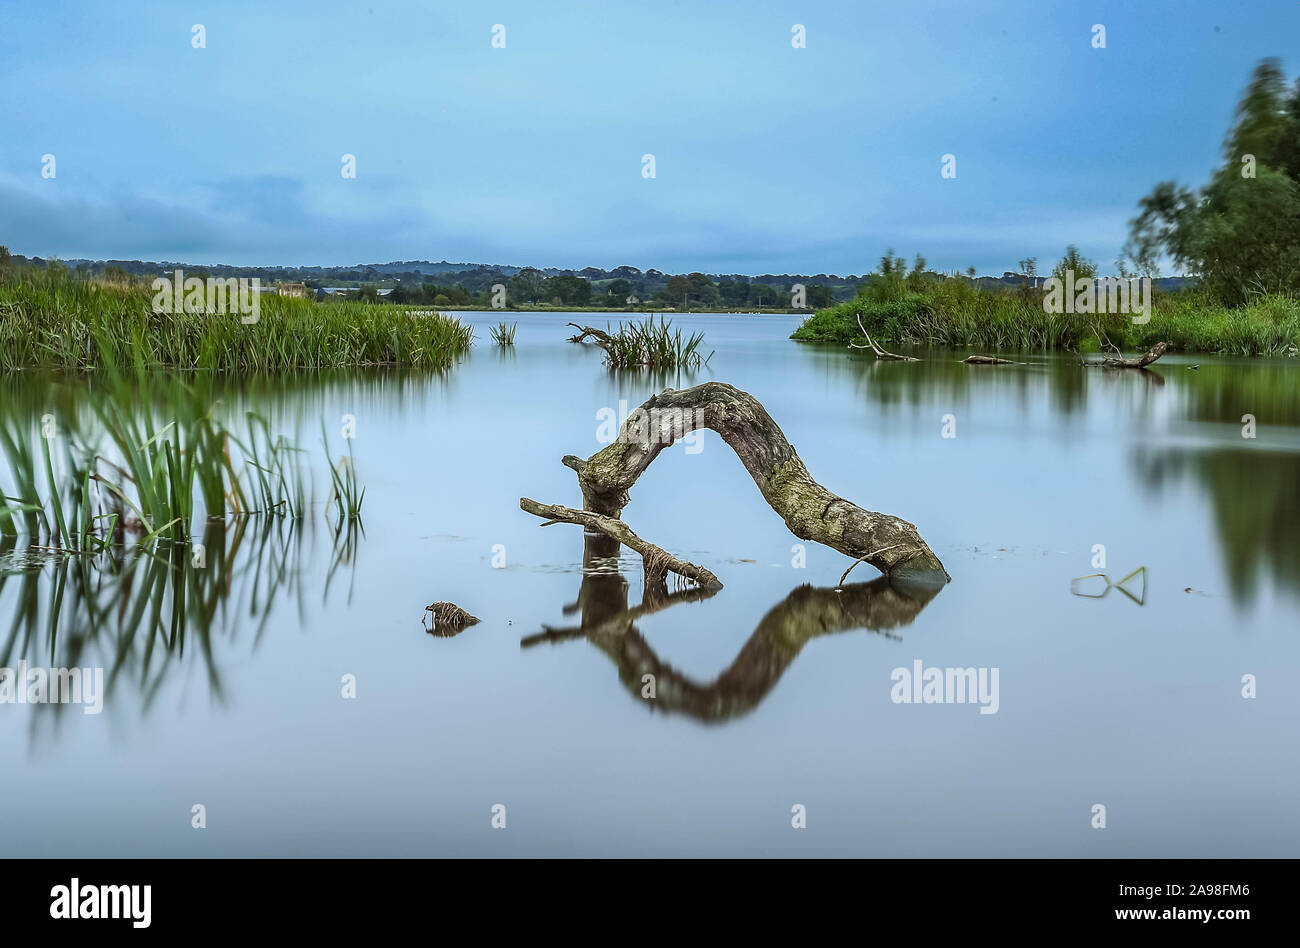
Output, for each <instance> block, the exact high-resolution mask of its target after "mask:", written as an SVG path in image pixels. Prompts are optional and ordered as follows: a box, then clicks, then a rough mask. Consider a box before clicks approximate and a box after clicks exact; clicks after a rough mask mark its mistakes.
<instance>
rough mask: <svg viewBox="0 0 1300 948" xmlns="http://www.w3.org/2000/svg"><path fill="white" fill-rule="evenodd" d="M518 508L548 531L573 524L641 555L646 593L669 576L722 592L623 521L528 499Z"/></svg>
mask: <svg viewBox="0 0 1300 948" xmlns="http://www.w3.org/2000/svg"><path fill="white" fill-rule="evenodd" d="M519 507H520V509H521V510H525V511H527V512H528V513H530V514H532V515H533V516H535V517H541V518H542V519H543V520H545V521H546V523H543V524H542V526H544V527H548V526H550V525H551V524H553V523H576V524H581V525H582V526H584V527H588V528H590V529H592V530H599V531H600V532H601V533H603V534H605V535H606V536H607V537H609V538H610V539H613V540H617V541H618V542H619V543H622V544H623V545H624V546H626V547H627V548H628V549H630V550H633V551H635V552H637V553H640V554H641V564H642V567H643V568H644V570H645V587H646V589H651V588H658V587H660V586H662V585H663V584H664V581H665V579H666V578H667V574H668V573H670V572H672V573H676V574H677V575H678V576H682V577H684V578H686V579H689V580H690V581H691V582H693V583H697V584H698V585H700V586H702V587H704V588H705V589H721V588H722V583H721V582H720V581H719V580H718V577H717V576H714V575H713V573H711V572H709V571H708V570H707V569H705V568H704V567H703V566H696V565H695V564H694V563H688V562H686V560H679V559H678V558H677V557H675V556H673V555H672V554H671V553H669V552H668V551H667V550H665V549H663V548H662V547H659V546H655V545H654V544H653V543H650V542H648V541H646V540H643V539H641V538H640V537H639V536H637V535H636V534H635V533H633V532H632V528H631V527H629V526H628V525H627V524H626V523H624V522H623V521H622V520H618V519H616V518H614V517H606V516H603V515H602V514H598V513H594V512H592V511H590V510H574V509H573V508H572V507H561V506H560V505H558V504H539V503H538V502H537V501H535V500H530V499H529V498H527V497H520V498H519Z"/></svg>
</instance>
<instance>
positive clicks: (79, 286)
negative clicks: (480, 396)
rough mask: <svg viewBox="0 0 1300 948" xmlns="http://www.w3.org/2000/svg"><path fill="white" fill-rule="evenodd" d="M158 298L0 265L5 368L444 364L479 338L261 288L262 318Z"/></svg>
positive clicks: (444, 320)
mask: <svg viewBox="0 0 1300 948" xmlns="http://www.w3.org/2000/svg"><path fill="white" fill-rule="evenodd" d="M152 304H153V294H152V293H151V291H150V289H149V287H148V286H124V285H113V284H104V283H96V282H92V281H89V280H85V279H81V278H79V277H77V276H75V275H73V274H70V273H68V272H67V271H66V270H64V269H62V268H58V267H51V268H40V267H18V268H9V269H7V270H3V271H0V341H2V342H3V345H0V369H18V368H33V367H45V368H66V369H78V370H82V369H95V368H120V369H127V368H135V367H144V368H181V369H226V370H232V369H238V370H246V371H269V370H285V369H291V368H323V367H328V366H374V365H411V366H420V367H428V368H435V369H442V368H446V367H448V366H450V365H451V364H453V363H454V362H455V361H456V359H457V357H459V356H461V355H463V354H464V353H465V352H466V351H468V349H469V347H470V345H471V343H472V340H473V331H472V329H471V328H470V327H469V326H465V325H463V324H461V322H460V321H459V320H457V319H455V318H452V317H450V316H446V315H443V314H441V313H437V314H432V315H416V314H411V313H408V312H406V311H405V310H403V309H401V308H400V307H396V306H378V305H369V304H366V303H360V302H337V303H336V302H329V303H316V302H313V301H310V300H300V299H292V298H289V297H282V296H277V295H275V294H273V293H271V294H263V295H262V296H261V297H260V312H259V318H258V320H257V322H255V323H244V322H243V321H242V320H241V318H240V316H239V314H238V313H233V312H228V313H224V314H222V313H185V312H175V313H155V312H154V311H153V305H152Z"/></svg>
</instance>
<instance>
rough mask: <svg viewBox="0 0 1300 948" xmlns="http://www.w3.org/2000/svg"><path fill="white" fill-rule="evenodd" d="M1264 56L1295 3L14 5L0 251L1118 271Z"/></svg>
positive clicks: (251, 259)
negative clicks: (1155, 203) (886, 260)
mask: <svg viewBox="0 0 1300 948" xmlns="http://www.w3.org/2000/svg"><path fill="white" fill-rule="evenodd" d="M196 24H201V25H202V27H203V39H204V45H203V46H202V47H201V48H196V46H195V45H194V44H195V33H194V27H195V25H196ZM1097 24H1100V25H1102V26H1104V27H1105V48H1095V47H1094V45H1093V44H1094V36H1095V33H1094V25H1097ZM796 25H801V26H802V27H803V28H804V34H805V36H806V45H805V46H804V47H803V48H796V47H795V45H794V44H793V43H792V40H793V39H794V37H795V34H794V28H795V26H796ZM498 26H501V27H504V48H500V47H494V45H493V38H494V35H495V36H497V37H500V36H501V35H502V32H501V31H500V30H497V31H496V32H495V34H494V27H498ZM498 42H499V40H498ZM1266 56H1275V57H1279V58H1281V60H1282V64H1283V68H1284V69H1285V70H1286V72H1287V74H1288V76H1290V77H1293V78H1294V77H1295V76H1296V75H1297V74H1300V3H1297V2H1294V0H1291V2H1281V0H1277V2H1274V0H1258V2H1246V3H1223V2H1216V3H1211V2H1206V0H1170V2H1165V0H1142V2H1134V0H1120V2H1111V0H1105V2H1079V0H1075V2H1069V3H1065V2H1052V0H1027V2H999V0H981V2H979V3H972V2H967V0H953V2H926V0H919V2H911V0H904V2H893V3H880V2H876V0H853V2H849V0H840V2H813V0H787V2H765V0H744V2H732V0H709V2H704V0H694V2H670V0H655V2H647V0H639V2H638V0H624V2H619V0H605V2H585V0H570V2H564V3H548V2H544V0H527V2H500V0H498V2H493V0H488V2H481V0H480V2H425V3H385V2H380V0H361V2H356V3H344V2H332V0H312V2H302V3H298V2H274V3H272V2H267V0H253V2H247V3H245V2H215V0H212V2H176V0H172V2H158V3H145V2H132V0H117V2H114V3H92V2H83V3H65V2H58V0H42V2H41V3H20V2H17V0H0V129H3V134H0V244H6V245H8V246H9V248H10V250H11V251H12V252H14V253H20V254H25V255H27V256H43V257H60V258H64V259H71V258H81V257H86V258H93V259H111V258H116V259H145V260H171V261H184V262H190V263H202V264H217V263H227V264H234V265H249V266H251V265H348V264H355V263H376V262H386V261H391V260H434V261H437V260H443V259H446V260H450V261H453V262H476V263H477V262H482V263H495V264H508V265H517V266H522V265H532V266H542V267H561V268H581V267H585V266H597V267H602V268H612V267H615V266H620V265H624V264H627V265H631V266H636V267H640V268H642V269H648V268H650V267H656V268H658V269H660V270H664V271H667V272H686V271H694V270H700V271H705V272H709V273H732V272H735V273H749V274H759V273H804V274H815V273H838V274H841V275H843V274H848V273H855V274H856V273H863V272H866V271H868V270H871V269H872V268H873V267H874V266H875V263H876V261H877V260H878V259H879V257H880V255H881V254H882V253H883V252H884V251H885V249H886V248H893V249H894V250H895V251H896V252H897V253H899V254H901V255H904V256H906V257H908V258H909V259H911V257H912V256H913V255H914V254H916V253H921V254H923V255H924V256H925V257H926V259H927V260H928V262H929V265H930V267H931V268H932V269H937V270H943V271H950V270H965V269H966V268H967V267H969V266H974V267H975V268H976V269H977V270H978V271H979V272H980V273H991V274H1001V273H1002V272H1003V271H1004V270H1015V269H1017V263H1018V261H1020V260H1022V259H1024V258H1026V257H1030V256H1034V257H1037V258H1038V259H1039V261H1040V264H1039V267H1040V270H1041V269H1046V268H1047V267H1049V266H1050V264H1051V262H1053V261H1055V260H1056V259H1059V257H1060V256H1061V254H1062V252H1063V250H1064V248H1065V246H1066V245H1067V244H1069V243H1074V244H1077V245H1078V246H1079V248H1080V249H1081V250H1082V251H1083V253H1084V254H1085V256H1087V257H1089V258H1091V259H1093V260H1095V261H1097V262H1099V263H1100V264H1101V265H1102V269H1103V271H1104V272H1109V271H1110V270H1113V261H1114V260H1115V258H1116V256H1117V255H1118V253H1119V251H1120V249H1121V247H1122V245H1123V243H1124V240H1125V238H1126V235H1127V231H1128V221H1129V220H1130V219H1131V218H1132V217H1133V216H1134V213H1135V208H1136V203H1137V201H1138V199H1139V198H1141V197H1142V196H1143V195H1144V194H1146V193H1148V192H1149V191H1150V190H1151V188H1152V187H1153V186H1154V185H1155V184H1156V183H1157V182H1159V181H1163V180H1171V179H1172V180H1177V181H1179V182H1180V183H1182V184H1185V185H1196V186H1199V185H1201V184H1203V183H1205V181H1206V180H1207V179H1208V177H1209V173H1210V170H1211V169H1212V168H1213V167H1214V166H1215V165H1216V164H1218V163H1219V162H1220V160H1221V148H1222V141H1223V137H1224V134H1225V133H1226V131H1227V129H1228V127H1229V125H1230V124H1231V121H1232V115H1233V111H1234V109H1235V106H1236V103H1237V100H1238V98H1239V96H1240V94H1241V91H1242V89H1243V88H1244V87H1245V84H1246V82H1247V81H1248V79H1249V77H1250V73H1251V71H1252V69H1253V68H1254V66H1255V64H1256V63H1257V62H1258V61H1259V60H1260V59H1261V58H1263V57H1266ZM46 155H53V156H54V176H53V177H47V176H43V174H42V171H43V168H44V169H47V173H48V168H49V163H48V161H47V160H46V159H45V157H44V156H46ZM344 155H353V156H355V172H356V173H355V177H344V176H343V174H342V171H343V156H344ZM646 155H653V156H654V177H647V176H646V175H645V173H644V170H645V168H646V165H645V163H644V162H643V157H644V156H646ZM945 155H951V156H953V157H954V158H955V170H956V176H955V177H947V178H945V177H943V175H942V173H941V172H942V170H943V160H944V156H945ZM1165 272H1166V273H1168V272H1169V271H1168V270H1166V271H1165Z"/></svg>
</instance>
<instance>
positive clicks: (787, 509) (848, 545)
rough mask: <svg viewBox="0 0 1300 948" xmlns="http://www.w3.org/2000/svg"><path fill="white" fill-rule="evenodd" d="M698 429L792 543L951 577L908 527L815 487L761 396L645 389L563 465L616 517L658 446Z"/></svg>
mask: <svg viewBox="0 0 1300 948" xmlns="http://www.w3.org/2000/svg"><path fill="white" fill-rule="evenodd" d="M638 413H639V414H638ZM699 428H710V429H712V430H713V431H716V432H717V433H718V434H720V435H721V436H722V440H723V441H725V442H726V443H727V444H728V445H729V446H730V447H731V449H732V450H733V451H735V452H736V455H737V456H738V457H739V458H740V461H741V463H742V464H744V465H745V469H746V470H747V471H749V475H750V477H752V478H753V479H754V483H755V484H757V485H758V489H759V492H760V493H762V495H763V499H764V500H766V501H767V503H768V505H769V506H770V507H771V508H772V509H773V510H774V511H776V513H777V514H778V515H779V516H780V517H781V519H782V520H784V521H785V524H786V526H787V527H789V529H790V532H791V533H793V534H794V535H795V536H797V537H799V539H801V540H812V541H814V542H816V543H821V544H824V545H826V546H829V547H830V548H831V549H833V550H838V551H839V552H841V553H843V554H845V555H846V556H851V557H853V558H854V559H861V560H864V561H865V562H867V563H869V564H871V565H872V566H874V567H875V568H876V569H878V570H880V572H882V573H884V574H885V575H886V576H894V577H896V578H911V579H916V580H920V581H929V582H939V583H943V582H947V581H948V580H949V579H951V577H950V576H949V575H948V573H947V571H946V570H944V568H943V564H942V563H941V562H940V561H939V558H938V557H937V556H935V554H934V552H933V551H932V550H931V549H930V547H929V546H927V545H926V543H925V541H924V540H922V539H921V536H920V534H919V533H918V532H917V529H916V527H915V525H913V524H911V523H909V522H908V521H906V520H902V519H900V518H898V517H892V516H889V515H888V514H882V513H876V512H874V511H870V510H864V509H863V508H861V507H859V506H857V505H856V504H853V503H851V502H850V501H848V500H845V499H844V498H843V497H840V496H839V495H837V494H833V493H831V492H830V491H829V490H827V489H826V488H825V487H823V486H822V485H821V484H818V483H817V482H816V481H814V480H813V479H812V476H811V475H810V474H809V473H808V469H807V468H806V467H805V466H804V463H803V461H802V460H801V459H800V458H799V455H798V454H797V453H796V452H795V449H794V446H793V445H791V444H790V442H789V441H788V440H786V437H785V434H784V433H783V432H782V431H781V429H780V427H778V425H777V423H776V422H775V421H773V420H772V416H771V415H769V414H768V413H767V410H766V409H765V408H764V407H763V406H762V405H761V404H760V403H759V401H758V399H756V398H754V396H752V395H750V394H748V393H747V392H742V391H740V389H737V388H735V387H733V386H731V385H727V384H726V383H724V382H705V383H704V384H703V385H696V386H695V387H694V388H688V389H684V390H682V391H673V390H672V389H667V390H665V391H664V392H663V393H661V394H659V395H652V396H651V397H650V398H649V399H648V400H647V401H646V402H645V403H644V404H643V405H641V406H640V408H638V409H637V410H636V411H635V412H633V413H632V415H630V416H629V417H628V420H627V422H626V423H625V424H624V425H623V428H622V430H621V431H620V432H619V436H618V438H617V439H616V440H615V441H614V442H613V443H612V444H610V445H609V446H607V447H605V448H604V449H602V450H600V451H598V452H596V453H595V454H593V455H592V456H591V457H590V458H588V459H587V460H585V461H584V460H583V459H581V458H578V457H574V456H573V455H567V456H566V457H565V458H564V459H563V463H564V465H565V466H566V467H569V468H572V469H573V470H574V471H576V472H577V475H578V485H579V486H580V487H581V489H582V497H583V506H584V507H585V508H586V509H587V510H589V511H593V512H595V513H598V514H602V515H604V516H606V517H613V518H616V519H617V518H618V517H619V515H620V514H621V513H622V512H623V508H624V507H626V506H627V504H628V502H629V500H630V498H629V496H628V491H629V490H630V489H631V487H632V485H633V484H635V483H636V480H637V478H638V477H640V476H641V475H642V474H643V473H645V470H646V468H648V467H649V466H650V463H651V462H652V461H653V460H654V459H655V458H656V457H658V456H659V452H660V451H662V450H663V449H664V448H666V447H669V446H670V445H672V444H673V442H674V441H676V440H677V439H678V438H681V437H684V436H685V435H687V434H689V433H690V432H692V431H695V430H696V429H699Z"/></svg>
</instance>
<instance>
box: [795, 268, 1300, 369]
mask: <svg viewBox="0 0 1300 948" xmlns="http://www.w3.org/2000/svg"><path fill="white" fill-rule="evenodd" d="M859 317H860V318H861V320H862V324H863V325H864V326H865V327H866V329H867V331H868V332H869V333H871V336H872V338H873V339H875V340H876V342H878V343H880V344H881V345H888V344H891V343H892V344H896V345H903V346H907V345H913V346H935V347H944V348H975V349H980V350H983V351H988V352H1047V351H1051V350H1056V349H1065V350H1073V351H1080V352H1087V351H1096V350H1097V349H1100V348H1102V347H1103V346H1104V345H1105V343H1106V341H1109V342H1110V343H1111V344H1113V345H1115V346H1117V347H1119V348H1121V349H1125V350H1141V349H1146V348H1149V347H1150V346H1151V345H1153V344H1155V343H1156V342H1160V341H1165V342H1168V343H1169V344H1170V345H1171V346H1172V347H1173V348H1174V349H1176V350H1181V351H1186V352H1206V353H1217V354H1222V355H1242V356H1268V355H1285V354H1292V353H1293V350H1294V349H1296V348H1297V347H1300V300H1296V299H1294V298H1291V297H1288V296H1278V295H1268V296H1257V297H1255V298H1254V299H1252V300H1251V301H1250V302H1248V303H1246V304H1245V305H1243V306H1239V307H1229V306H1225V305H1223V304H1222V303H1218V302H1216V301H1214V300H1213V299H1211V298H1209V297H1207V296H1205V295H1203V294H1199V293H1196V292H1192V291H1182V292H1179V293H1173V294H1159V295H1157V298H1156V300H1155V302H1154V305H1153V307H1152V313H1151V321H1150V322H1148V323H1145V324H1137V325H1135V324H1134V323H1133V321H1132V318H1131V316H1129V315H1126V314H1114V315H1106V314H1082V313H1059V314H1053V313H1046V312H1044V311H1043V307H1042V301H1041V297H1040V296H1038V295H1034V294H1031V293H1028V292H1020V293H1010V292H995V291H989V290H984V289H980V288H977V287H975V286H973V285H971V284H969V283H967V282H964V281H960V280H947V281H943V282H941V283H938V284H931V285H930V286H928V287H926V288H925V289H923V290H921V291H919V292H916V291H908V292H900V293H897V294H892V295H889V296H873V295H871V294H864V295H863V296H859V297H858V298H857V299H854V300H850V301H848V302H846V303H841V304H839V305H837V306H833V307H831V308H829V309H824V310H820V311H818V312H817V313H815V314H813V315H812V316H810V317H809V318H808V319H806V320H805V321H804V322H803V324H802V325H800V326H799V328H798V329H796V330H795V332H794V334H793V335H792V336H791V338H793V339H799V340H804V341H814V342H835V343H840V344H843V345H847V344H848V343H850V342H859V343H860V342H861V341H862V332H861V330H860V329H859V328H858V325H857V320H858V318H859Z"/></svg>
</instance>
